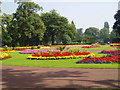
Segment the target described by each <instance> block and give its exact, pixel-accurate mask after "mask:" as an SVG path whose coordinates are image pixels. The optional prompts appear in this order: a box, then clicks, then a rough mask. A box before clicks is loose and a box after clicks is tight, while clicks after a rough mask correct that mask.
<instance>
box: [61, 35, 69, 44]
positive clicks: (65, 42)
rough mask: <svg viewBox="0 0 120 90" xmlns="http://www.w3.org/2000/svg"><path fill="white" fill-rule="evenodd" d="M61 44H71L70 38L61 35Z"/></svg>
mask: <svg viewBox="0 0 120 90" xmlns="http://www.w3.org/2000/svg"><path fill="white" fill-rule="evenodd" d="M62 42H63V44H65V45H66V44H70V42H71V38H70V36H69V35H62Z"/></svg>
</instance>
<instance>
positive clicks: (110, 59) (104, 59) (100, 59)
mask: <svg viewBox="0 0 120 90" xmlns="http://www.w3.org/2000/svg"><path fill="white" fill-rule="evenodd" d="M119 57H120V55H113V56H106V57H93V58H91V57H88V58H85V59H82V60H80V61H77V62H76V63H113V62H117V63H120V60H119V59H120V58H119Z"/></svg>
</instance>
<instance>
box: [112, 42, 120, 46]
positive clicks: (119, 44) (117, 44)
mask: <svg viewBox="0 0 120 90" xmlns="http://www.w3.org/2000/svg"><path fill="white" fill-rule="evenodd" d="M110 46H120V43H111V44H110Z"/></svg>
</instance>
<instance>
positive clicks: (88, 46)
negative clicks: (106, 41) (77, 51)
mask: <svg viewBox="0 0 120 90" xmlns="http://www.w3.org/2000/svg"><path fill="white" fill-rule="evenodd" d="M95 47H100V46H98V45H96V46H83V47H82V48H95Z"/></svg>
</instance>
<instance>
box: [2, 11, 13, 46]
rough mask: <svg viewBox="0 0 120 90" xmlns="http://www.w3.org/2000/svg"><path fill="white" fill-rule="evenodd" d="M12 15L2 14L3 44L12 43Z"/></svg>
mask: <svg viewBox="0 0 120 90" xmlns="http://www.w3.org/2000/svg"><path fill="white" fill-rule="evenodd" d="M11 20H12V15H9V14H5V13H4V14H3V15H2V23H1V29H2V44H3V45H11V41H12V38H11V36H10V34H9V26H10V25H11Z"/></svg>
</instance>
